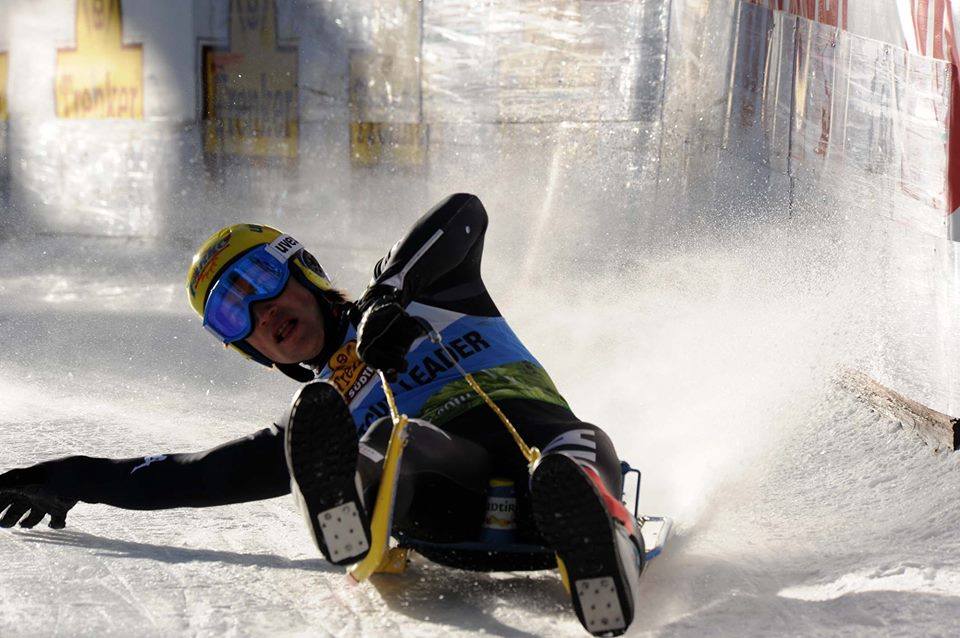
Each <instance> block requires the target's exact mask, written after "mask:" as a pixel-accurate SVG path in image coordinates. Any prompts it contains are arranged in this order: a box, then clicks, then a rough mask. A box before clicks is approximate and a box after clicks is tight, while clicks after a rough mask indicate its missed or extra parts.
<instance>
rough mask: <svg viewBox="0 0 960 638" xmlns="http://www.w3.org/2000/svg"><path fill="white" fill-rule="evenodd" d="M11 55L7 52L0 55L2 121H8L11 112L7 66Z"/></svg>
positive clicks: (0, 110) (0, 111)
mask: <svg viewBox="0 0 960 638" xmlns="http://www.w3.org/2000/svg"><path fill="white" fill-rule="evenodd" d="M9 60H10V55H9V54H8V53H6V52H4V53H0V121H6V119H7V117H8V113H9V110H8V109H7V68H8V67H7V64H8V61H9Z"/></svg>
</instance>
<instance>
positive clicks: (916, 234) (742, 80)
mask: <svg viewBox="0 0 960 638" xmlns="http://www.w3.org/2000/svg"><path fill="white" fill-rule="evenodd" d="M901 4H902V3H875V2H860V1H858V0H844V1H842V2H833V3H830V2H822V1H821V2H776V1H774V2H769V3H768V2H764V1H761V0H757V1H756V2H733V3H728V2H714V3H704V2H694V1H692V0H691V1H681V0H677V1H675V2H674V3H673V8H672V24H671V30H670V34H671V37H670V48H669V55H670V61H671V63H670V67H669V69H668V96H667V101H666V107H665V109H666V121H668V122H671V123H676V125H675V126H672V127H667V129H666V132H667V139H665V140H664V146H665V148H668V149H670V150H669V152H666V153H664V157H665V158H666V160H667V161H668V162H671V163H673V164H672V165H669V166H668V165H665V166H664V167H663V171H664V172H665V173H668V174H674V175H679V176H681V177H680V179H681V183H680V184H677V185H675V187H676V194H677V196H678V197H686V198H689V199H690V201H691V205H695V203H696V202H697V201H702V199H703V197H704V194H703V193H702V192H699V191H698V188H697V186H698V185H700V184H712V188H713V190H712V191H711V193H710V194H709V196H711V197H717V198H719V199H721V200H722V199H724V198H726V205H721V206H720V208H721V209H729V201H730V199H731V198H732V200H733V201H734V202H737V201H740V202H743V203H744V204H745V205H747V207H749V202H750V199H751V197H752V196H754V195H755V194H757V193H763V196H764V200H765V204H766V205H767V207H768V210H776V211H780V212H782V214H784V215H806V216H811V217H817V218H822V219H825V220H828V222H829V223H828V225H827V227H828V228H830V229H832V230H839V229H841V228H845V227H849V226H851V225H852V226H854V227H855V228H858V229H859V230H857V231H855V232H859V234H861V235H862V236H863V238H864V240H865V243H864V248H863V249H864V251H865V252H864V255H863V260H864V261H865V262H868V263H870V262H872V265H873V267H874V268H875V270H876V273H875V277H876V281H877V282H878V283H879V285H877V286H876V287H875V290H877V291H878V292H877V295H878V296H880V297H881V298H880V299H878V300H877V302H878V308H879V309H880V310H879V312H878V313H877V319H876V323H875V326H874V328H873V329H872V330H871V331H869V332H868V333H865V334H863V339H864V340H865V341H867V342H872V343H873V346H874V347H873V352H874V353H875V354H874V356H873V357H872V358H870V359H868V360H864V361H860V362H858V363H859V365H861V366H862V367H864V368H865V369H867V370H868V371H869V372H870V373H871V374H873V375H874V376H875V377H877V378H879V379H880V380H882V381H883V382H885V383H888V384H890V385H893V386H894V387H897V388H900V389H902V390H903V391H904V392H906V393H907V394H910V395H911V396H913V397H914V398H917V399H919V400H921V401H925V402H927V403H928V404H930V405H932V406H933V407H935V408H937V409H939V410H942V411H945V412H948V413H953V414H956V413H957V412H958V411H960V379H958V374H957V370H958V366H957V361H958V354H960V348H958V338H957V327H958V325H957V322H958V319H957V317H958V316H960V314H958V310H960V294H958V280H960V278H958V251H957V243H956V242H955V241H950V239H949V238H950V237H951V236H954V237H955V236H956V231H955V229H954V228H955V227H956V221H957V219H958V215H957V214H955V213H953V214H951V213H952V212H953V211H954V210H955V209H956V207H957V205H958V204H957V201H956V195H957V193H956V189H955V188H951V181H955V180H956V179H957V177H958V175H957V173H958V168H957V165H956V163H955V159H954V160H953V163H952V164H951V158H952V157H955V155H956V153H955V151H954V150H952V148H951V142H953V143H954V144H955V143H956V138H957V137H958V136H956V135H954V136H952V137H951V136H950V132H951V124H952V122H953V121H954V118H956V115H957V113H956V109H957V106H958V105H957V102H956V99H955V97H954V96H955V95H956V91H957V88H956V86H957V85H956V66H955V63H954V62H953V61H952V54H951V51H952V50H953V49H951V48H950V47H948V46H946V39H945V38H943V37H941V36H942V35H943V34H942V33H941V34H940V35H937V31H936V30H937V29H941V30H943V29H946V30H948V31H949V29H948V28H947V27H945V25H950V24H952V18H951V17H950V11H949V10H950V3H944V2H936V3H933V2H931V3H929V12H926V11H925V10H926V8H927V3H925V2H920V3H914V7H913V8H914V14H913V16H912V17H913V18H915V20H910V19H909V18H910V17H911V14H910V11H909V9H908V10H907V11H906V18H907V19H904V14H903V13H902V12H901V11H899V10H898V7H900V5H901ZM888 5H889V6H888ZM771 6H772V8H771ZM831 7H832V10H830V9H831ZM900 8H902V7H900ZM918 8H919V9H922V11H919V13H918V11H917V10H918ZM935 10H936V11H935ZM937 12H939V13H937ZM938 16H939V18H938ZM926 22H929V27H930V28H929V29H927V28H926V26H925V24H926ZM884 25H886V26H884ZM907 27H909V29H908V28H907ZM854 29H856V30H857V31H858V32H855V31H854ZM876 38H885V39H886V40H887V41H881V40H878V39H876ZM909 38H915V40H913V41H911V40H910V39H909ZM908 42H911V44H910V46H909V47H908ZM918 42H919V44H918ZM951 46H952V44H951ZM908 48H909V50H908ZM911 51H913V52H911ZM921 52H926V53H929V54H932V55H935V56H936V57H933V56H932V55H921V54H920V53H921ZM937 58H942V59H937ZM719 60H722V63H720V62H718V61H719ZM691 101H694V102H697V103H699V104H701V105H702V108H700V109H691V108H689V106H688V105H689V104H690V103H691ZM692 131H696V133H697V134H696V135H691V132H692ZM731 194H732V195H731ZM746 194H750V195H746ZM771 203H779V206H776V207H774V208H773V209H770V208H769V206H770V204H771ZM734 210H736V207H734Z"/></svg>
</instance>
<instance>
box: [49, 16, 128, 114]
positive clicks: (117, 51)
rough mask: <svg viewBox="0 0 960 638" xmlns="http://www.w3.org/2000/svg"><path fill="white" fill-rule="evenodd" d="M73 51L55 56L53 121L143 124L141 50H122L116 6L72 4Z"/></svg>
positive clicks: (121, 27)
mask: <svg viewBox="0 0 960 638" xmlns="http://www.w3.org/2000/svg"><path fill="white" fill-rule="evenodd" d="M76 2H77V22H76V30H77V46H76V48H75V49H59V50H58V51H57V73H56V79H55V82H54V95H55V99H56V109H57V117H62V118H67V119H106V118H120V119H142V118H143V48H142V46H141V45H140V44H129V45H124V44H123V19H122V14H121V9H120V0H76Z"/></svg>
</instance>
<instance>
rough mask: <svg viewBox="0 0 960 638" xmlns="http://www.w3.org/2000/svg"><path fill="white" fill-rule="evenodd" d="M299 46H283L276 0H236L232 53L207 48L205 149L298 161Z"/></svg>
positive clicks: (232, 16) (232, 4)
mask: <svg viewBox="0 0 960 638" xmlns="http://www.w3.org/2000/svg"><path fill="white" fill-rule="evenodd" d="M297 74H298V70H297V47H296V46H289V47H288V46H278V44H277V9H276V2H275V0H231V2H230V36H229V45H228V47H227V48H226V49H217V48H214V47H205V48H204V50H203V93H204V119H205V120H206V128H205V133H204V144H203V147H204V151H205V152H206V153H208V154H210V155H240V156H247V157H280V158H295V157H296V156H297V144H298V137H299V126H300V123H299V110H300V109H299V97H298V92H297Z"/></svg>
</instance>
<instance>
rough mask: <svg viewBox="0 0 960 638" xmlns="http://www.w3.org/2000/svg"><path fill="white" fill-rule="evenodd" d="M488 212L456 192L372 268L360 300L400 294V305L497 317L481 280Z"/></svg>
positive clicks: (419, 222)
mask: <svg viewBox="0 0 960 638" xmlns="http://www.w3.org/2000/svg"><path fill="white" fill-rule="evenodd" d="M486 231H487V212H486V210H484V208H483V204H482V203H481V202H480V199H479V198H477V197H476V196H475V195H469V194H466V193H457V194H455V195H451V196H450V197H448V198H446V199H445V200H443V201H442V202H440V203H439V204H437V206H435V207H434V208H433V209H432V210H430V212H428V213H427V214H426V215H424V216H423V217H421V218H420V219H419V220H418V221H417V223H416V224H414V226H413V228H411V229H410V232H409V233H407V235H406V236H405V237H404V238H403V239H401V240H400V241H399V242H397V244H396V245H395V246H394V247H393V248H391V249H390V251H389V252H388V253H387V255H386V256H385V257H384V258H383V259H381V260H380V262H379V263H378V264H377V266H376V268H375V269H374V278H373V281H372V282H371V285H370V288H369V289H368V290H367V293H365V294H364V297H363V299H361V302H360V306H361V309H365V306H366V307H368V306H369V305H370V304H369V303H367V304H365V303H364V302H365V301H368V300H373V299H379V298H382V297H383V296H384V295H385V294H387V293H390V292H392V291H396V292H397V294H398V296H399V299H398V301H399V303H400V304H401V305H403V306H406V305H407V304H408V303H410V302H411V301H414V300H416V301H423V302H425V303H428V304H430V305H435V306H438V307H441V308H447V309H450V310H454V311H458V312H470V313H471V314H480V315H487V316H496V315H498V314H499V312H497V308H496V306H495V305H494V304H493V301H492V300H491V299H490V297H489V295H488V294H487V290H486V288H485V287H484V285H483V281H482V279H481V278H480V261H481V258H482V256H483V237H484V234H485V233H486Z"/></svg>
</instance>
